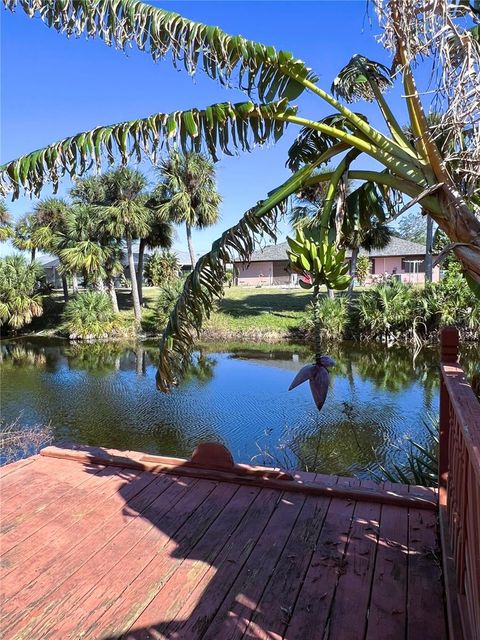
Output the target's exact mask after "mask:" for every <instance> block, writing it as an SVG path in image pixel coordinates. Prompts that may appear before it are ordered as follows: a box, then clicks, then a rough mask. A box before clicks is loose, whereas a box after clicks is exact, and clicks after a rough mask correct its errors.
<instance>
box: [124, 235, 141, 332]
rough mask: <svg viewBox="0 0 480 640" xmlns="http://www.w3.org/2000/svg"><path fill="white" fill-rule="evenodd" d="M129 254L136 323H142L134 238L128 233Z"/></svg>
mask: <svg viewBox="0 0 480 640" xmlns="http://www.w3.org/2000/svg"><path fill="white" fill-rule="evenodd" d="M126 240H127V255H128V268H129V270H130V279H131V281H132V298H133V313H134V315H135V324H136V325H137V326H139V325H140V321H141V319H142V308H141V307H140V298H139V297H138V287H137V276H136V274H135V261H134V259H133V249H132V238H131V236H130V235H127V237H126Z"/></svg>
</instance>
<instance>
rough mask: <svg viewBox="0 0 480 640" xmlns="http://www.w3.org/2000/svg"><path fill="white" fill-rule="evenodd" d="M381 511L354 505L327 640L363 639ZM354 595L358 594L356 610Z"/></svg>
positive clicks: (378, 506) (376, 506) (370, 506)
mask: <svg viewBox="0 0 480 640" xmlns="http://www.w3.org/2000/svg"><path fill="white" fill-rule="evenodd" d="M361 484H362V486H368V485H370V484H374V483H370V482H365V481H362V483H361ZM380 511H381V505H380V504H372V503H368V502H357V503H356V505H355V511H354V514H353V520H352V526H351V529H350V534H349V536H348V542H347V548H346V552H345V556H344V561H343V564H342V569H341V571H340V574H339V577H338V584H337V588H336V591H335V597H334V600H333V604H332V608H331V612H330V619H329V621H328V635H327V637H328V640H358V638H363V636H364V633H365V630H366V626H367V616H368V604H369V600H370V589H371V584H372V579H373V572H374V567H375V559H376V551H377V541H378V532H379V522H380ZM352 594H355V596H354V598H355V600H354V601H355V606H354V607H353V606H352Z"/></svg>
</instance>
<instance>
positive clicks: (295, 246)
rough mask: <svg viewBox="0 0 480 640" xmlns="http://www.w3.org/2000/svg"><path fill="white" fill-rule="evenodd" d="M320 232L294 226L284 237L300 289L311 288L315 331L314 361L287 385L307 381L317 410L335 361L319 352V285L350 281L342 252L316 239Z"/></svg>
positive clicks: (339, 286) (344, 285) (342, 284)
mask: <svg viewBox="0 0 480 640" xmlns="http://www.w3.org/2000/svg"><path fill="white" fill-rule="evenodd" d="M320 235H321V233H320V232H319V231H318V230H317V231H315V230H313V229H310V230H302V229H297V232H296V236H295V238H294V239H293V238H287V242H288V245H289V251H288V257H289V261H290V268H291V269H292V271H295V272H296V273H299V274H300V275H301V276H302V277H301V278H300V280H299V283H300V286H301V287H302V288H303V289H312V288H313V309H314V311H313V313H314V334H315V362H314V364H307V365H305V366H304V367H303V368H302V369H300V371H299V372H298V373H297V375H296V376H295V378H294V379H293V381H292V384H291V385H290V387H289V391H291V390H292V389H295V387H298V386H299V385H300V384H303V383H304V382H306V381H307V380H308V382H309V384H310V391H311V392H312V396H313V399H314V401H315V404H316V406H317V409H318V410H319V411H320V410H321V408H322V407H323V405H324V404H325V400H326V398H327V393H328V387H329V383H330V376H329V373H328V369H329V367H333V366H335V362H334V361H333V360H332V359H331V358H330V357H329V356H324V355H322V353H321V346H322V345H321V328H320V321H319V318H318V313H317V311H318V303H319V296H320V285H325V286H326V287H327V288H328V289H331V290H334V289H337V290H342V289H346V288H347V287H348V285H349V284H350V277H349V276H348V274H347V272H348V266H347V264H346V263H345V251H344V250H342V251H338V250H336V248H335V246H334V245H333V244H329V243H328V240H327V239H326V238H325V237H323V238H322V239H321V240H318V237H317V236H320Z"/></svg>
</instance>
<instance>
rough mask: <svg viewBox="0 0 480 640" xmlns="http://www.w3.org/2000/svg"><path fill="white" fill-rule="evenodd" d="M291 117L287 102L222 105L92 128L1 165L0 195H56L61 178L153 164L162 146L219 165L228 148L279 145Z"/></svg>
mask: <svg viewBox="0 0 480 640" xmlns="http://www.w3.org/2000/svg"><path fill="white" fill-rule="evenodd" d="M295 112H296V109H295V108H294V107H290V106H289V105H288V103H287V101H286V100H282V101H280V102H275V103H270V104H265V105H255V104H253V103H252V102H242V103H237V104H231V103H229V102H223V103H217V104H214V105H211V106H210V107H207V108H206V109H204V110H199V109H192V110H190V111H175V112H173V113H170V114H165V113H156V114H154V115H151V116H149V117H147V118H142V119H139V120H130V121H127V122H121V123H118V124H114V125H108V126H101V127H96V128H95V129H92V130H90V131H85V132H83V133H78V134H77V135H74V136H71V137H69V138H65V139H63V140H60V141H59V142H55V143H53V144H51V145H49V146H48V147H44V148H43V149H39V150H37V151H34V152H32V153H29V154H27V155H25V156H22V157H20V158H17V159H16V160H12V161H11V162H8V163H7V164H5V165H3V166H1V167H0V194H6V193H8V192H13V198H14V199H15V198H18V196H19V195H20V190H21V189H22V188H23V189H25V190H26V191H27V192H33V193H34V194H35V195H36V196H38V195H39V194H40V191H41V189H42V187H43V185H44V184H45V183H46V182H47V181H50V182H52V183H53V189H54V191H56V190H57V188H58V182H59V179H60V177H61V176H63V175H64V174H65V173H68V174H69V175H70V176H71V177H74V176H80V175H82V174H83V173H84V172H85V171H87V170H88V169H90V168H91V166H92V165H93V164H95V165H96V166H97V169H98V170H100V169H101V167H102V161H103V159H104V158H105V157H106V160H107V162H108V163H109V164H113V163H114V162H115V160H116V158H117V157H118V156H119V157H120V160H121V162H122V163H123V164H126V163H127V161H128V160H129V158H130V157H132V156H135V157H136V158H137V160H138V161H140V160H141V159H142V157H143V156H144V155H146V156H148V157H150V158H151V159H152V161H154V162H155V161H156V160H157V156H158V152H159V151H160V150H161V149H162V148H163V147H164V146H166V147H167V148H171V147H180V148H181V149H182V150H183V151H185V152H187V151H195V152H197V153H198V152H200V151H202V147H205V149H204V150H205V151H207V152H208V153H209V154H210V155H211V156H212V157H213V159H214V160H217V152H218V151H219V150H221V151H222V152H223V153H226V154H229V155H232V149H233V150H237V149H238V150H242V151H249V150H250V149H251V147H252V146H253V145H257V144H264V143H265V142H267V141H269V140H271V139H273V140H275V141H276V140H278V139H279V138H280V137H281V136H282V134H283V131H284V129H285V126H286V124H287V123H285V122H283V121H281V120H277V119H276V118H277V116H280V115H281V116H282V117H283V116H285V115H289V114H294V113H295Z"/></svg>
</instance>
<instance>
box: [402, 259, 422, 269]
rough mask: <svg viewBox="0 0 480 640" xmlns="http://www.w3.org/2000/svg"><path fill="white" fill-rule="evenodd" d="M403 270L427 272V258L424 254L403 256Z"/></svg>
mask: <svg viewBox="0 0 480 640" xmlns="http://www.w3.org/2000/svg"><path fill="white" fill-rule="evenodd" d="M402 271H404V272H405V273H425V259H424V258H423V257H422V256H411V257H409V258H402Z"/></svg>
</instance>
